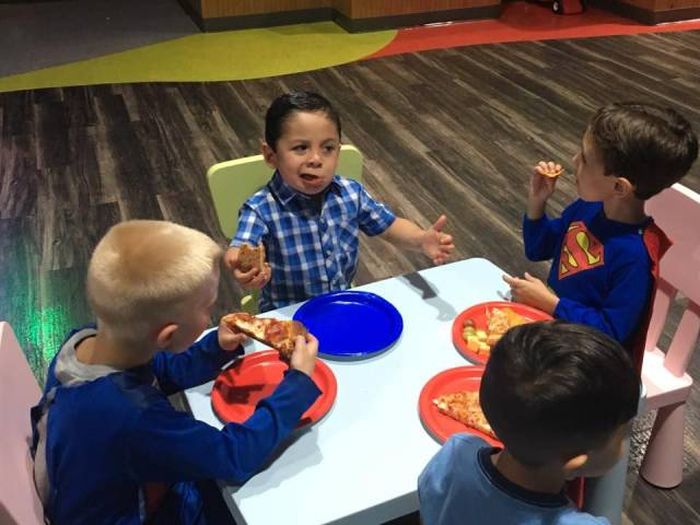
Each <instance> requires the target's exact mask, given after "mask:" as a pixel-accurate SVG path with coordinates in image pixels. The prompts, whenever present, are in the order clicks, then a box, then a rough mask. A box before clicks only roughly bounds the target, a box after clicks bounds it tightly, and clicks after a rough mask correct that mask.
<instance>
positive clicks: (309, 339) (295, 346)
mask: <svg viewBox="0 0 700 525" xmlns="http://www.w3.org/2000/svg"><path fill="white" fill-rule="evenodd" d="M221 322H222V323H223V324H227V325H228V326H229V327H230V329H231V330H232V331H233V332H242V333H244V334H246V335H248V336H250V337H252V338H254V339H257V340H258V341H260V342H261V343H264V344H266V345H269V346H271V347H272V348H275V349H276V350H277V351H278V352H279V353H280V356H281V358H282V359H283V360H285V361H288V362H289V363H290V366H291V368H294V369H297V370H299V371H300V372H304V373H305V374H307V375H309V376H310V375H311V373H312V372H313V370H314V367H315V366H316V354H318V340H317V339H316V338H315V337H314V336H313V335H311V334H310V333H309V331H308V330H307V329H306V327H305V326H304V325H303V324H302V323H300V322H299V321H288V320H280V319H273V318H265V317H257V316H254V315H251V314H249V313H246V312H237V313H232V314H228V315H225V316H224V317H222V319H221Z"/></svg>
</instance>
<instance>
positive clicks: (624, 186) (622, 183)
mask: <svg viewBox="0 0 700 525" xmlns="http://www.w3.org/2000/svg"><path fill="white" fill-rule="evenodd" d="M614 190H615V194H616V195H617V196H618V197H621V198H625V197H629V196H630V195H634V184H632V183H631V182H630V181H629V179H626V178H625V177H617V178H616V180H615V186H614Z"/></svg>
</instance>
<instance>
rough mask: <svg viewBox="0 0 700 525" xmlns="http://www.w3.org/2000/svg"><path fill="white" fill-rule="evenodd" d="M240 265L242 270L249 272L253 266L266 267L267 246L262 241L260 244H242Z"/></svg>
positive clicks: (239, 256)
mask: <svg viewBox="0 0 700 525" xmlns="http://www.w3.org/2000/svg"><path fill="white" fill-rule="evenodd" d="M238 267H239V268H240V270H241V271H242V272H248V271H250V270H252V269H253V268H257V269H258V270H262V269H263V268H264V267H265V246H264V245H263V244H262V243H261V244H259V245H258V246H253V245H250V244H248V243H244V244H241V246H240V248H239V249H238Z"/></svg>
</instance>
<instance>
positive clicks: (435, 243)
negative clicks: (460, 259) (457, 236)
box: [421, 215, 455, 264]
mask: <svg viewBox="0 0 700 525" xmlns="http://www.w3.org/2000/svg"><path fill="white" fill-rule="evenodd" d="M445 223H447V217H446V216H445V215H440V217H439V218H438V220H436V221H435V224H433V225H432V226H431V227H430V228H428V229H427V230H425V233H424V234H423V240H422V242H421V247H422V248H423V253H425V254H426V255H427V256H428V257H430V259H432V261H433V264H443V263H444V262H445V261H447V259H448V257H449V256H450V254H451V253H452V250H454V248H455V245H454V244H453V242H452V235H448V234H446V233H443V232H442V229H443V228H444V227H445Z"/></svg>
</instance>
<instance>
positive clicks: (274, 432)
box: [126, 370, 321, 483]
mask: <svg viewBox="0 0 700 525" xmlns="http://www.w3.org/2000/svg"><path fill="white" fill-rule="evenodd" d="M320 393H321V391H320V390H319V389H318V387H317V386H316V384H315V383H314V382H313V381H312V380H311V378H310V377H309V376H307V375H306V374H304V373H303V372H299V371H297V370H290V371H289V372H288V373H287V374H286V375H285V377H284V379H283V380H282V382H281V383H280V384H279V386H278V387H277V389H276V390H275V391H274V393H273V394H272V395H271V396H269V397H268V398H266V399H263V400H262V401H260V402H259V403H258V406H257V407H256V409H255V412H254V413H253V415H252V416H251V417H250V418H249V419H248V420H247V421H246V422H245V423H242V424H237V423H229V424H227V425H225V426H224V428H223V429H222V430H217V429H216V428H214V427H212V426H210V425H207V424H206V423H203V422H201V421H197V420H195V419H193V418H192V416H190V415H189V414H186V413H184V412H177V411H175V410H174V409H173V408H172V407H171V406H170V405H169V403H168V402H167V400H165V399H163V400H162V401H159V402H157V403H156V404H154V405H152V406H150V407H149V408H148V409H146V410H145V411H143V412H142V413H141V415H140V417H138V418H137V419H136V421H135V422H134V424H133V425H132V427H131V429H130V432H129V435H128V438H127V439H128V443H127V451H128V452H127V455H128V457H127V458H126V461H127V463H128V464H129V465H131V467H132V469H133V475H134V477H135V478H136V480H137V481H138V482H139V483H143V482H149V481H154V482H176V481H196V480H199V479H222V480H226V481H230V482H234V483H243V482H244V481H246V480H247V479H248V478H250V477H251V476H252V475H253V474H255V473H256V472H257V471H258V470H259V469H260V468H261V467H262V466H263V464H264V462H265V461H266V460H267V459H268V458H269V456H270V454H271V453H272V451H273V450H274V449H275V448H276V447H277V446H278V445H279V444H280V442H281V441H282V440H283V439H285V438H286V437H287V436H288V435H289V434H290V433H291V432H292V430H293V429H294V427H295V426H296V424H297V422H298V421H299V418H300V417H301V416H302V414H303V413H304V412H305V411H306V410H307V409H308V408H309V407H310V406H311V405H312V404H313V402H314V401H315V400H316V398H317V397H318V396H319V395H320Z"/></svg>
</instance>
